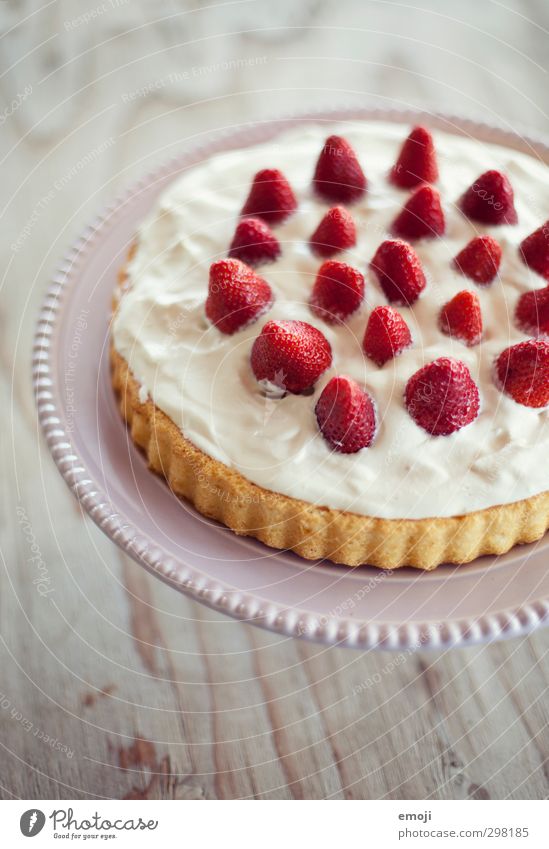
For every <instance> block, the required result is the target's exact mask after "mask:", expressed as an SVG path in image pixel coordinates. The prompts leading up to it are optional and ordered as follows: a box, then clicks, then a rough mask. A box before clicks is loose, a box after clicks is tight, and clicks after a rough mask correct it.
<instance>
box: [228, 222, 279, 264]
mask: <svg viewBox="0 0 549 849" xmlns="http://www.w3.org/2000/svg"><path fill="white" fill-rule="evenodd" d="M229 256H231V257H235V258H236V259H240V260H242V262H245V263H247V264H248V265H261V264H262V263H264V262H274V260H275V259H277V257H279V256H280V244H279V242H278V239H277V238H276V236H275V235H274V233H273V232H272V231H271V228H270V227H269V225H268V224H266V223H265V222H264V221H262V220H261V218H243V219H242V221H239V223H238V224H237V227H236V230H235V234H234V236H233V240H232V242H231V247H230V248H229Z"/></svg>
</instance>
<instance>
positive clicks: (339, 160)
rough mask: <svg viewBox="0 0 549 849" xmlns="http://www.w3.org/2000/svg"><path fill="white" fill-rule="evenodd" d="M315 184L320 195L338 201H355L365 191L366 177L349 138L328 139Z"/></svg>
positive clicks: (319, 159) (318, 166)
mask: <svg viewBox="0 0 549 849" xmlns="http://www.w3.org/2000/svg"><path fill="white" fill-rule="evenodd" d="M313 185H314V188H315V191H316V192H317V194H319V195H320V196H321V197H323V198H324V199H325V200H328V201H333V202H335V203H354V202H355V201H357V200H359V198H361V197H362V195H363V194H364V193H365V191H366V186H367V181H366V177H365V176H364V172H363V170H362V168H361V167H360V163H359V161H358V159H357V156H356V153H355V152H354V150H353V148H352V147H351V145H350V144H349V142H348V141H346V139H344V138H341V136H330V137H329V138H327V139H326V141H325V142H324V147H323V148H322V150H321V152H320V156H319V157H318V161H317V163H316V168H315V173H314V176H313Z"/></svg>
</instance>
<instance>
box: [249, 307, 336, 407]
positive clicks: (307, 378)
mask: <svg viewBox="0 0 549 849" xmlns="http://www.w3.org/2000/svg"><path fill="white" fill-rule="evenodd" d="M331 364H332V349H331V347H330V343H329V342H328V340H327V339H326V337H325V336H324V335H323V334H322V333H321V332H320V330H317V329H316V327H313V326H312V325H311V324H307V322H305V321H268V322H267V324H266V325H265V326H264V327H263V329H262V331H261V333H260V334H259V336H258V337H257V339H256V340H255V342H254V344H253V346H252V353H251V366H252V370H253V373H254V374H255V376H256V378H257V379H258V380H268V381H269V382H270V383H273V384H275V385H276V386H278V387H279V388H281V389H285V390H286V391H287V392H292V393H293V394H294V395H299V394H300V393H301V392H304V391H305V390H306V389H309V388H310V387H311V386H313V385H314V384H315V383H316V381H317V380H318V378H319V377H320V375H321V374H322V373H323V372H324V371H326V369H327V368H329V367H330V365H331Z"/></svg>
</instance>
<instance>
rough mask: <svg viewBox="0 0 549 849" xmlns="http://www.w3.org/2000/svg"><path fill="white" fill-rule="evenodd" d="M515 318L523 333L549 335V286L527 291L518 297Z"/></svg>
mask: <svg viewBox="0 0 549 849" xmlns="http://www.w3.org/2000/svg"><path fill="white" fill-rule="evenodd" d="M515 319H516V322H517V325H518V327H519V328H520V329H521V330H522V331H523V333H528V334H529V335H530V336H549V286H546V287H545V288H544V289H534V291H533V292H525V293H524V295H521V296H520V298H519V299H518V303H517V308H516V310H515Z"/></svg>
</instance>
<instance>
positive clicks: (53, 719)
mask: <svg viewBox="0 0 549 849" xmlns="http://www.w3.org/2000/svg"><path fill="white" fill-rule="evenodd" d="M193 7H198V8H195V10H194V11H193ZM0 32H1V44H2V48H3V62H2V68H1V69H0V70H1V78H0V96H1V98H2V103H1V104H0V124H1V128H0V130H1V131H0V137H1V138H0V145H1V146H2V188H3V191H2V207H3V213H2V236H3V238H2V240H1V242H2V256H3V262H2V272H1V273H2V298H1V323H2V332H1V336H0V351H1V359H0V366H1V391H2V402H1V403H2V409H3V411H4V426H3V427H2V440H1V451H2V465H1V469H2V475H1V480H0V490H1V494H2V502H3V503H2V511H1V520H0V521H1V523H2V533H1V539H0V546H1V555H2V568H1V570H0V574H1V581H2V592H1V595H0V792H1V794H2V796H3V797H4V798H12V797H23V798H35V799H38V798H86V797H92V798H93V797H113V798H178V799H180V798H249V797H253V798H274V799H284V798H296V799H299V798H376V799H377V798H393V799H394V798H399V799H411V798H425V799H440V798H451V799H462V798H467V797H473V798H476V799H488V798H496V799H502V798H508V797H510V798H536V799H539V798H544V797H546V796H547V794H548V787H549V766H548V755H549V732H548V727H547V723H548V719H549V704H548V699H547V685H548V678H549V676H548V671H547V650H548V648H549V631H541V632H538V633H537V634H535V635H533V636H531V637H529V638H524V639H515V640H513V641H510V642H507V643H499V644H494V645H491V646H484V647H478V648H470V649H466V650H459V651H457V650H454V651H444V652H435V653H424V652H418V653H416V654H413V655H406V656H400V659H399V660H398V662H395V656H394V655H391V654H389V653H384V652H377V653H376V652H370V653H366V654H364V653H358V652H354V651H346V650H340V649H330V648H325V647H322V646H318V645H311V644H308V643H306V642H303V641H297V640H290V639H284V638H282V637H279V636H275V635H272V634H269V633H265V632H262V631H259V630H257V629H254V628H253V627H250V626H247V625H245V624H241V623H238V622H234V621H232V620H229V619H226V618H224V617H223V616H221V615H218V614H215V613H212V612H211V611H210V610H208V609H206V608H204V607H202V606H200V605H199V604H196V603H193V602H191V601H189V600H187V599H186V598H184V597H183V596H181V595H179V594H178V593H176V592H175V591H172V590H171V589H169V588H168V587H167V586H164V585H163V584H162V583H161V582H160V581H158V580H156V579H154V578H153V577H151V576H149V575H148V574H147V573H146V572H145V571H144V570H143V569H142V568H140V567H139V566H138V565H136V564H135V563H133V562H132V561H130V560H129V559H128V558H127V557H125V556H124V555H122V554H121V552H120V551H119V550H118V549H117V548H116V547H115V546H114V545H113V544H111V543H110V542H109V540H107V539H106V538H105V537H104V536H103V535H102V533H101V532H100V531H99V530H98V529H97V528H96V527H95V526H94V525H93V523H92V522H91V521H90V520H89V519H88V518H87V517H86V516H84V515H83V514H82V512H81V511H80V509H79V508H78V505H77V503H76V501H75V500H74V498H73V497H72V496H71V495H70V493H69V491H68V490H67V488H66V486H65V484H64V483H63V481H62V480H61V478H60V476H59V474H58V472H57V470H56V469H55V467H54V465H53V462H52V461H51V458H50V457H49V454H48V452H47V450H46V448H45V446H44V444H43V442H42V440H41V439H40V434H39V431H38V427H37V420H36V413H35V409H34V404H33V399H32V392H31V387H30V380H29V361H30V354H29V351H30V345H31V335H32V331H33V323H34V320H35V316H36V312H37V308H38V304H39V302H40V299H41V297H42V295H43V293H44V290H45V286H46V284H47V281H48V278H49V276H50V274H51V272H52V269H53V268H54V267H55V264H56V261H57V259H58V257H59V255H60V254H61V253H62V252H63V251H64V250H65V249H66V247H67V245H68V244H69V242H70V240H71V239H72V238H73V237H74V236H75V235H76V234H77V232H78V231H79V229H80V228H81V227H82V225H83V224H84V223H86V222H87V220H88V219H89V218H90V217H91V215H92V214H93V212H94V211H95V210H96V209H97V208H98V207H99V206H100V205H101V204H102V203H103V202H104V201H106V200H107V199H108V198H110V197H111V196H112V195H113V194H114V193H115V192H116V191H117V190H118V189H119V188H121V187H122V186H124V185H125V184H126V183H127V182H128V181H129V180H131V179H133V178H134V177H135V176H136V175H138V174H141V173H142V172H143V171H145V170H146V169H147V168H148V167H149V166H150V165H152V164H153V163H156V162H159V161H161V160H162V159H165V158H166V157H168V156H169V155H170V154H172V153H174V152H176V151H177V150H179V149H180V148H181V146H182V145H184V144H185V143H186V141H187V140H189V139H192V137H193V136H196V134H198V133H200V132H202V131H204V130H207V129H210V128H213V127H221V126H229V125H234V124H237V123H238V122H240V121H249V120H250V119H253V118H256V117H261V118H263V117H266V116H270V115H276V114H280V113H284V112H288V111H290V110H295V109H303V108H304V107H307V108H310V107H311V106H315V105H324V106H325V105H327V104H328V105H335V104H342V103H344V104H363V103H365V102H368V103H377V104H379V105H384V106H387V105H395V106H403V105H410V106H420V107H424V108H426V109H428V110H429V109H430V110H436V109H444V110H450V111H453V112H466V113H472V114H474V115H476V116H480V117H484V118H485V119H486V120H488V121H497V122H498V123H503V124H505V125H508V126H511V127H513V126H515V125H520V126H528V127H530V128H534V129H535V130H538V131H542V132H546V131H548V130H549V118H548V115H547V113H546V112H545V111H544V109H545V108H546V105H547V85H548V76H547V56H548V55H549V50H548V48H549V7H548V6H547V3H546V2H545V0H520V2H519V0H515V2H511V0H506V2H503V3H502V2H495V0H494V2H485V3H478V2H474V0H471V2H467V0H464V2H462V3H460V4H456V3H453V2H450V0H447V2H436V0H422V2H421V3H419V2H418V3H415V2H414V3H410V2H401V3H397V2H383V3H382V2H360V0H337V2H329V0H302V2H300V3H296V2H293V0H278V2H277V3H271V2H269V0H258V2H247V0H235V2H227V3H222V4H215V5H213V6H208V7H207V8H206V7H204V8H203V9H201V8H200V4H199V3H196V2H194V0H192V1H191V0H184V2H183V0H182V2H177V0H150V2H147V0H141V2H139V0H83V2H75V0H70V2H69V0H67V2H64V0H50V1H49V2H38V0H36V2H30V0H27V2H24V0H13V2H9V1H8V2H2V3H0ZM39 577H40V578H41V579H42V580H43V581H46V582H47V583H46V585H42V593H41V592H40V591H39V588H40V585H39V584H37V578H39ZM44 586H45V587H46V588H47V589H48V591H49V592H48V593H47V594H44ZM376 672H377V673H379V675H378V676H376V675H375V673H376ZM372 679H373V680H379V683H377V684H375V685H372V686H368V687H364V686H362V687H361V686H360V685H361V684H363V682H365V681H368V680H370V681H371V680H372Z"/></svg>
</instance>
